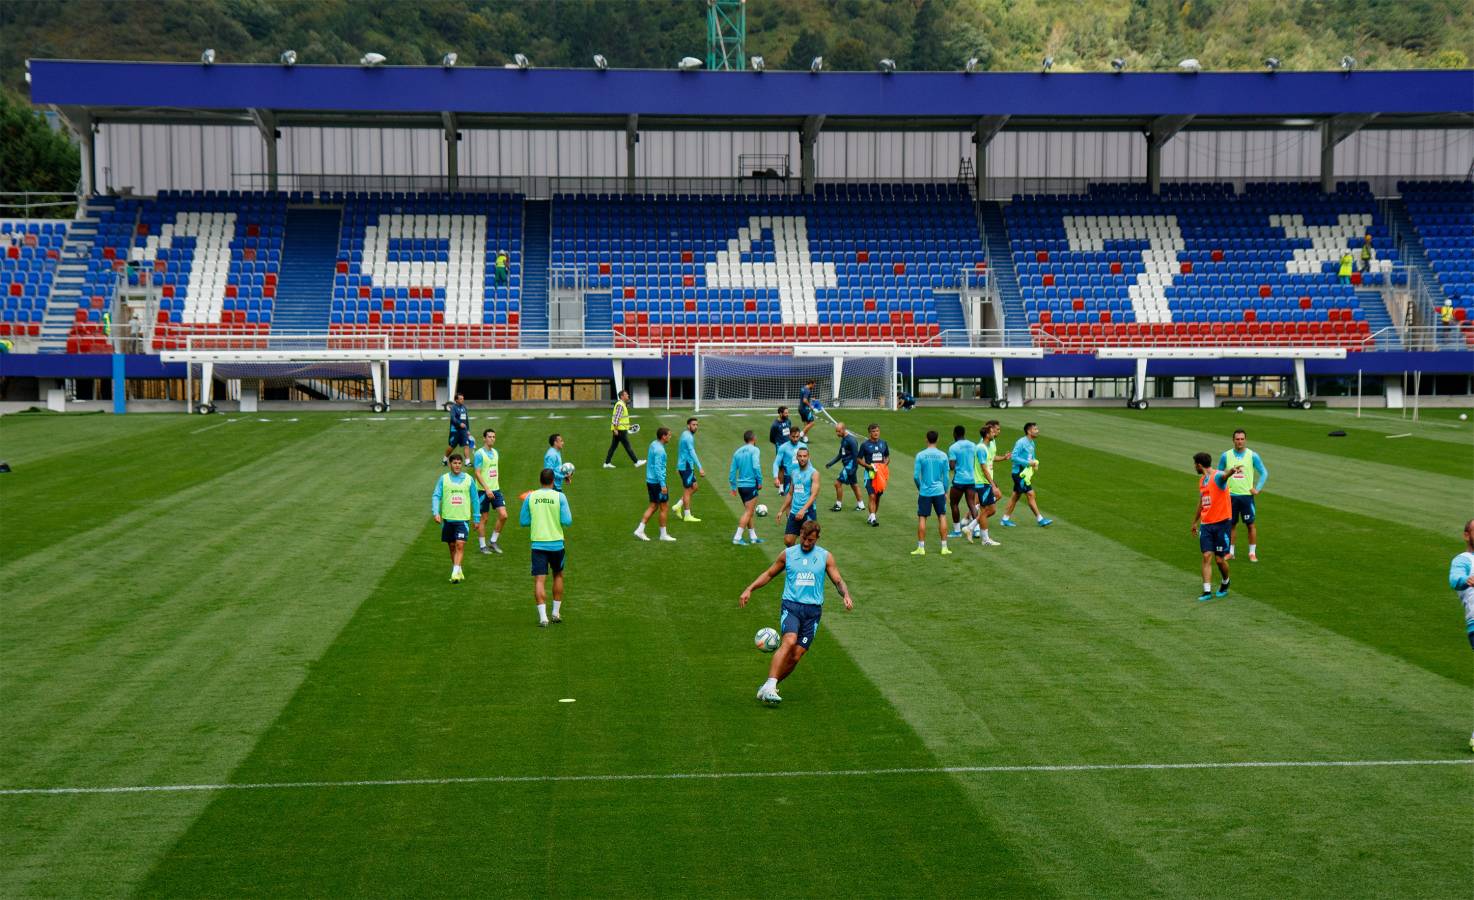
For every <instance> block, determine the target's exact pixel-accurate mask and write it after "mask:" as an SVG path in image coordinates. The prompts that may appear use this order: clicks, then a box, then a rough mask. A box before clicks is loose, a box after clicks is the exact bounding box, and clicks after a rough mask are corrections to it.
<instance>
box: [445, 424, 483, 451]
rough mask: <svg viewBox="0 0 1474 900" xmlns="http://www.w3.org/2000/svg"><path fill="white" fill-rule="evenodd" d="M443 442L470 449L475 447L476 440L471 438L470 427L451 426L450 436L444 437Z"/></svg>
mask: <svg viewBox="0 0 1474 900" xmlns="http://www.w3.org/2000/svg"><path fill="white" fill-rule="evenodd" d="M445 443H446V444H448V445H450V446H452V447H470V448H472V449H475V447H476V442H475V441H473V440H471V432H470V429H466V428H452V429H451V430H450V437H449V438H447V439H446V441H445Z"/></svg>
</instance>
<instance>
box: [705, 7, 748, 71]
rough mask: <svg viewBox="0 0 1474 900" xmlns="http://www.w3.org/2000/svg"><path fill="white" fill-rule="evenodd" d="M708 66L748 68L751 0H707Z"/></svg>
mask: <svg viewBox="0 0 1474 900" xmlns="http://www.w3.org/2000/svg"><path fill="white" fill-rule="evenodd" d="M706 68H707V70H708V71H712V70H716V69H732V70H742V69H746V68H747V0H706Z"/></svg>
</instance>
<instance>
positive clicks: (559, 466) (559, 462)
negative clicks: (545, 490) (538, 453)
mask: <svg viewBox="0 0 1474 900" xmlns="http://www.w3.org/2000/svg"><path fill="white" fill-rule="evenodd" d="M543 468H544V469H552V470H553V490H555V491H561V490H563V471H562V470H563V454H562V453H559V452H558V448H557V447H549V448H548V452H547V453H544V454H543Z"/></svg>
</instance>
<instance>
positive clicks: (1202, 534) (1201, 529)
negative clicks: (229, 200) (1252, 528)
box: [1198, 519, 1233, 556]
mask: <svg viewBox="0 0 1474 900" xmlns="http://www.w3.org/2000/svg"><path fill="white" fill-rule="evenodd" d="M1232 524H1233V520H1232V519H1224V520H1223V521H1222V522H1212V523H1208V522H1204V523H1202V524H1201V525H1199V526H1198V549H1200V550H1202V551H1203V552H1204V553H1212V554H1213V555H1214V556H1227V555H1228V529H1229V526H1230V525H1232Z"/></svg>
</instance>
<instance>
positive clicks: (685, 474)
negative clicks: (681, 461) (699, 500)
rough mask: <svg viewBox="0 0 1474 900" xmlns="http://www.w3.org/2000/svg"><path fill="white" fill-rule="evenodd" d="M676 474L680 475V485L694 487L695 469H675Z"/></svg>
mask: <svg viewBox="0 0 1474 900" xmlns="http://www.w3.org/2000/svg"><path fill="white" fill-rule="evenodd" d="M676 474H678V475H680V476H681V487H683V488H688V487H694V486H695V484H696V470H695V469H676Z"/></svg>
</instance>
